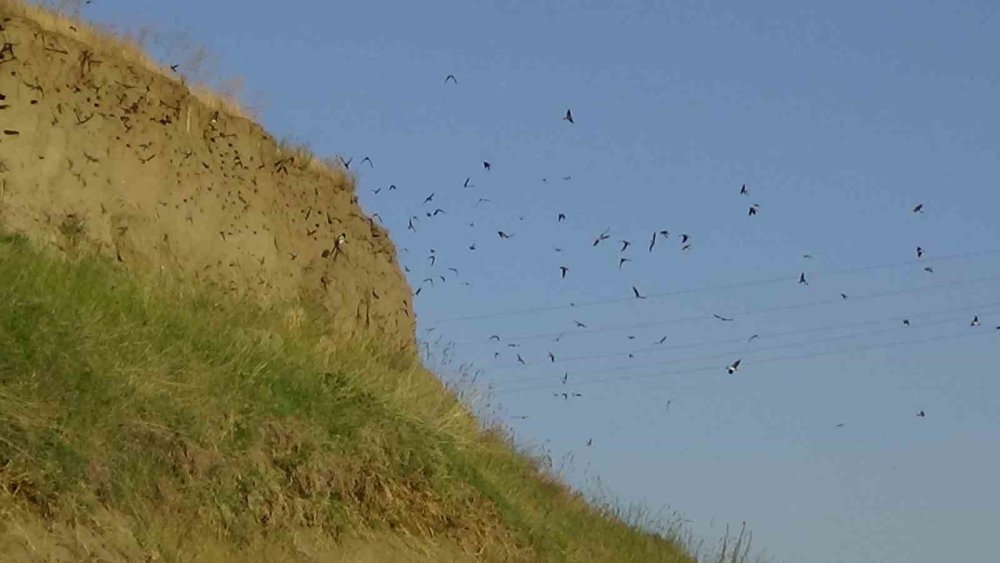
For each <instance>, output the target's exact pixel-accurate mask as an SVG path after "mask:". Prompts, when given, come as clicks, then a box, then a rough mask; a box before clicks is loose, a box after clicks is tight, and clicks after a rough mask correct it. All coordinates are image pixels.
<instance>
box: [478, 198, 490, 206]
mask: <svg viewBox="0 0 1000 563" xmlns="http://www.w3.org/2000/svg"><path fill="white" fill-rule="evenodd" d="M489 202H490V200H488V199H486V198H485V197H481V198H479V200H478V201H476V207H479V204H480V203H489Z"/></svg>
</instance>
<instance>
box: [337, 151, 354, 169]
mask: <svg viewBox="0 0 1000 563" xmlns="http://www.w3.org/2000/svg"><path fill="white" fill-rule="evenodd" d="M337 158H339V159H340V163H341V164H343V165H344V168H346V169H348V170H350V169H351V163H352V162H354V157H353V156H352V157H351V158H348V159H347V160H344V157H342V156H340V155H337Z"/></svg>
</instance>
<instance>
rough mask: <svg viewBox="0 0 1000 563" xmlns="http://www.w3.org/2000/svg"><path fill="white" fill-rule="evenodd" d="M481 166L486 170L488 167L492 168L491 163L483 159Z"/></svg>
mask: <svg viewBox="0 0 1000 563" xmlns="http://www.w3.org/2000/svg"><path fill="white" fill-rule="evenodd" d="M483 168H484V169H486V170H489V169H490V168H493V165H492V164H490V163H489V162H487V161H485V160H484V161H483Z"/></svg>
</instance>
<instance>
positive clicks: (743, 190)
mask: <svg viewBox="0 0 1000 563" xmlns="http://www.w3.org/2000/svg"><path fill="white" fill-rule="evenodd" d="M740 195H750V191H749V190H747V185H746V184H743V187H742V188H740Z"/></svg>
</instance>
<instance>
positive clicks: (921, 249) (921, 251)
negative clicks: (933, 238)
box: [917, 246, 924, 258]
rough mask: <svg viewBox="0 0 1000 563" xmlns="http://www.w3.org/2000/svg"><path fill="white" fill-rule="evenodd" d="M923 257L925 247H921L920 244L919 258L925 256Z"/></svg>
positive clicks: (918, 248) (918, 249)
mask: <svg viewBox="0 0 1000 563" xmlns="http://www.w3.org/2000/svg"><path fill="white" fill-rule="evenodd" d="M923 257H924V249H923V248H920V247H919V246H918V247H917V258H923Z"/></svg>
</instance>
